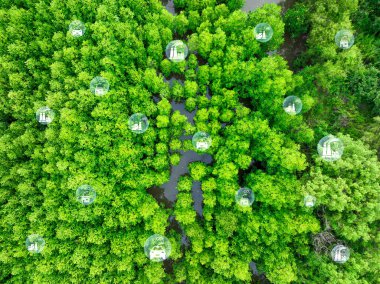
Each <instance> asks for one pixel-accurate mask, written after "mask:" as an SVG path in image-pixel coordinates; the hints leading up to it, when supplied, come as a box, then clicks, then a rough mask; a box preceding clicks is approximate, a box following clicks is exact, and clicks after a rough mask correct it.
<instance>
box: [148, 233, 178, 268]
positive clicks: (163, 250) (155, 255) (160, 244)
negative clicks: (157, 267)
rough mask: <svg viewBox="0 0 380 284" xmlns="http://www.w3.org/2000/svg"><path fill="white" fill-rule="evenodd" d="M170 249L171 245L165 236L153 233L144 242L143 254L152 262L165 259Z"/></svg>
mask: <svg viewBox="0 0 380 284" xmlns="http://www.w3.org/2000/svg"><path fill="white" fill-rule="evenodd" d="M171 251H172V245H171V244H170V241H169V240H168V238H167V237H165V236H162V235H159V234H154V235H152V236H150V237H149V238H148V239H147V240H146V241H145V244H144V252H145V255H146V256H147V257H148V258H149V259H150V260H151V261H154V262H160V261H163V260H165V259H167V258H168V257H169V256H170V253H171Z"/></svg>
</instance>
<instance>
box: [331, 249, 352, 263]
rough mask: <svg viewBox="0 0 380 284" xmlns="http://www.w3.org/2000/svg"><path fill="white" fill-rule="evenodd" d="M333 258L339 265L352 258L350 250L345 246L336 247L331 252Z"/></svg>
mask: <svg viewBox="0 0 380 284" xmlns="http://www.w3.org/2000/svg"><path fill="white" fill-rule="evenodd" d="M331 258H332V260H333V261H335V262H337V263H345V262H346V261H347V260H348V259H349V258H350V250H349V248H348V247H346V246H344V245H336V246H335V247H334V248H333V249H332V250H331Z"/></svg>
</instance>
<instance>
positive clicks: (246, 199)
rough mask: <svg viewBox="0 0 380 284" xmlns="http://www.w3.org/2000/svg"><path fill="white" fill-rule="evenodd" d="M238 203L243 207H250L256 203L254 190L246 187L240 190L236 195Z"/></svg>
mask: <svg viewBox="0 0 380 284" xmlns="http://www.w3.org/2000/svg"><path fill="white" fill-rule="evenodd" d="M235 200H236V203H237V204H239V205H240V206H242V207H249V206H251V205H252V203H253V201H255V195H254V194H253V192H252V190H251V189H249V188H246V187H243V188H240V189H239V190H238V191H237V192H236V194H235Z"/></svg>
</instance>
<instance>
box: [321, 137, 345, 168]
mask: <svg viewBox="0 0 380 284" xmlns="http://www.w3.org/2000/svg"><path fill="white" fill-rule="evenodd" d="M317 150H318V153H319V155H320V156H321V157H322V158H323V159H324V160H326V161H329V162H333V161H336V160H339V159H340V158H341V157H342V155H343V150H344V146H343V142H342V140H340V139H339V138H336V137H335V136H333V135H331V134H330V135H327V136H325V137H323V138H322V139H321V140H319V142H318V146H317Z"/></svg>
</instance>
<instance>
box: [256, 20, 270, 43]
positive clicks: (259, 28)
mask: <svg viewBox="0 0 380 284" xmlns="http://www.w3.org/2000/svg"><path fill="white" fill-rule="evenodd" d="M253 35H254V36H255V39H256V40H257V41H259V42H267V41H270V40H271V38H272V36H273V29H272V27H271V26H270V25H269V24H267V23H260V24H258V25H256V26H255V28H254V30H253Z"/></svg>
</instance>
